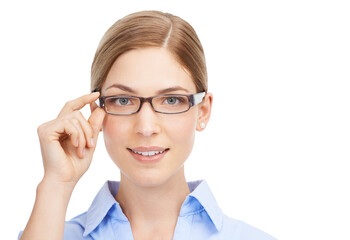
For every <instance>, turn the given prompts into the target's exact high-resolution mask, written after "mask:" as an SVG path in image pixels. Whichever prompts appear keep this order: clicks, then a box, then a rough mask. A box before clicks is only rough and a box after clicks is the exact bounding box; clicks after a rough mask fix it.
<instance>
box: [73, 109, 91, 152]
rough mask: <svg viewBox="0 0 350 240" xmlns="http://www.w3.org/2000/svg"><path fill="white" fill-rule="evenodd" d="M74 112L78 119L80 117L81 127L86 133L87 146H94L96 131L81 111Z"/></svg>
mask: <svg viewBox="0 0 350 240" xmlns="http://www.w3.org/2000/svg"><path fill="white" fill-rule="evenodd" d="M73 114H74V115H75V117H76V119H78V121H79V123H80V127H81V128H82V129H83V132H84V135H85V141H86V143H87V147H94V146H95V144H94V140H93V137H94V131H93V129H92V127H91V125H90V123H89V122H88V121H86V119H85V117H84V116H83V114H82V113H81V112H80V111H74V112H73Z"/></svg>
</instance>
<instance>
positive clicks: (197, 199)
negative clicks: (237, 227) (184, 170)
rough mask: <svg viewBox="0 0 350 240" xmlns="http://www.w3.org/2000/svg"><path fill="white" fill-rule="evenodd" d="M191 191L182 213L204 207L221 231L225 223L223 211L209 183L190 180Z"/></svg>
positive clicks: (217, 228)
mask: <svg viewBox="0 0 350 240" xmlns="http://www.w3.org/2000/svg"><path fill="white" fill-rule="evenodd" d="M188 186H189V188H190V191H191V193H190V194H189V195H188V196H187V197H186V199H185V201H184V203H183V204H182V207H181V210H180V216H181V215H187V214H190V213H191V212H194V211H198V210H200V209H203V208H204V210H205V211H206V212H207V214H208V216H209V217H210V219H211V221H212V222H213V224H214V225H215V228H216V230H218V231H220V230H221V228H222V224H223V212H222V210H221V208H220V207H219V205H218V204H217V202H216V200H215V197H214V195H213V193H212V192H211V190H210V188H209V186H208V183H207V182H206V181H205V180H198V181H193V182H188Z"/></svg>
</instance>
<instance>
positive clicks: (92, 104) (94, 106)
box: [90, 102, 102, 132]
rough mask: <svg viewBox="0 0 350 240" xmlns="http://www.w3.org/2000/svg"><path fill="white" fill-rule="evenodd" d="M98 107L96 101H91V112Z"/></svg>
mask: <svg viewBox="0 0 350 240" xmlns="http://www.w3.org/2000/svg"><path fill="white" fill-rule="evenodd" d="M96 108H98V106H97V104H96V103H95V102H92V103H90V111H91V113H92V112H93V111H95V109H96ZM100 132H102V128H101V129H100Z"/></svg>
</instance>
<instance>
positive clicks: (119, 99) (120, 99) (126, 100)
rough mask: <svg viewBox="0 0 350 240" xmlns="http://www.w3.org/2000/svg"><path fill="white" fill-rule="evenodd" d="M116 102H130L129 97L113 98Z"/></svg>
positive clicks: (125, 103)
mask: <svg viewBox="0 0 350 240" xmlns="http://www.w3.org/2000/svg"><path fill="white" fill-rule="evenodd" d="M115 101H116V103H118V104H120V105H128V103H129V102H130V99H129V98H117V99H115Z"/></svg>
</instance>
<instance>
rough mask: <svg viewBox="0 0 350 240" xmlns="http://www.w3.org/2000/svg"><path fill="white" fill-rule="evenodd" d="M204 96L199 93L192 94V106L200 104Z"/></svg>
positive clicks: (202, 93)
mask: <svg viewBox="0 0 350 240" xmlns="http://www.w3.org/2000/svg"><path fill="white" fill-rule="evenodd" d="M204 96H205V92H200V93H196V94H193V106H194V105H197V104H198V103H200V102H202V100H203V98H204Z"/></svg>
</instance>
